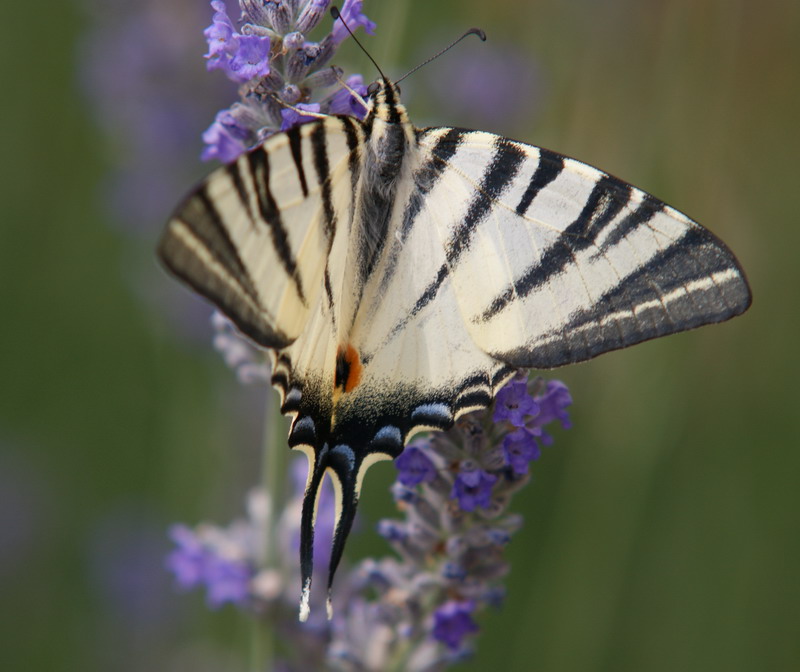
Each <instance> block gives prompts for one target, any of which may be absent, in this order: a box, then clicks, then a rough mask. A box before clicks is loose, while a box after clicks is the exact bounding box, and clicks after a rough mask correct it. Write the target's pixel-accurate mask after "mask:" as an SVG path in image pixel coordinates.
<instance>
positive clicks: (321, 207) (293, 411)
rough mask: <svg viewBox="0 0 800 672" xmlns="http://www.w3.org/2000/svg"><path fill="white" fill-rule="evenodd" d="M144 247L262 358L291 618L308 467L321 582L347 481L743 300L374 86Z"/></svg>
mask: <svg viewBox="0 0 800 672" xmlns="http://www.w3.org/2000/svg"><path fill="white" fill-rule="evenodd" d="M159 254H160V256H161V259H162V261H163V262H164V264H165V265H166V266H167V268H169V269H170V270H171V271H172V272H173V273H174V274H175V275H177V276H178V277H179V278H181V279H182V280H183V281H184V282H186V283H187V284H188V285H189V286H191V287H192V288H193V289H195V290H196V291H197V292H199V293H200V294H202V295H203V296H205V297H207V298H208V299H210V300H211V301H212V302H213V303H214V304H216V305H217V306H218V307H219V308H220V309H221V310H222V311H223V312H224V313H226V314H227V315H228V317H230V318H231V320H232V321H233V322H234V323H235V324H236V325H237V326H238V327H239V329H240V330H241V331H242V332H243V333H244V334H246V335H247V336H249V337H250V338H251V339H252V340H253V341H254V342H256V343H257V344H259V345H261V346H264V347H266V348H270V349H271V351H272V353H273V355H274V356H273V364H274V366H273V379H272V380H273V384H274V385H275V386H276V387H277V388H278V389H279V390H280V392H281V395H282V410H283V412H285V413H287V414H289V415H291V416H293V421H292V426H291V431H290V434H289V445H290V446H291V447H293V448H297V449H299V450H303V451H304V452H306V454H307V455H308V457H309V461H310V469H309V477H308V483H307V487H306V497H305V503H304V507H303V517H302V529H301V534H302V541H301V569H302V575H303V592H302V601H301V617H302V618H305V616H307V614H308V599H309V591H310V585H311V570H312V548H313V543H312V542H313V525H314V515H315V508H316V507H315V503H316V498H317V493H318V489H319V485H320V483H321V481H322V478H323V477H324V475H325V474H326V473H327V474H329V475H330V476H331V478H332V480H333V482H334V485H335V486H336V491H337V499H338V506H337V525H336V531H335V535H334V542H333V551H332V556H331V566H330V569H329V590H330V582H332V580H333V575H334V572H335V570H336V566H337V564H338V562H339V559H340V558H341V553H342V550H343V548H344V542H345V539H346V537H347V534H348V532H349V530H350V527H351V525H352V522H353V516H354V514H355V510H356V505H357V503H358V496H359V492H360V487H361V480H362V479H363V476H364V473H365V472H366V470H367V468H368V467H369V466H370V465H371V464H372V463H374V462H375V461H376V460H379V459H387V458H394V457H396V456H397V455H399V454H400V452H401V451H402V449H403V446H404V444H405V442H406V441H407V440H408V439H409V438H410V436H411V435H412V434H413V433H414V432H416V431H419V430H420V429H425V428H436V429H446V428H448V427H450V426H451V425H452V423H453V422H454V420H455V419H456V418H457V417H458V416H459V415H462V414H463V413H466V412H468V411H472V410H475V409H478V408H483V407H485V406H487V405H488V404H489V403H491V400H492V398H493V397H494V395H495V394H496V392H497V391H498V390H499V388H500V387H501V386H502V385H503V384H504V383H505V381H506V380H508V378H509V377H510V376H511V375H513V373H514V371H515V370H516V369H517V368H519V367H536V368H550V367H555V366H561V365H563V364H568V363H571V362H578V361H582V360H585V359H588V358H591V357H594V356H596V355H598V354H600V353H603V352H606V351H609V350H614V349H617V348H622V347H625V346H628V345H632V344H634V343H638V342H640V341H644V340H647V339H650V338H654V337H656V336H662V335H665V334H670V333H674V332H677V331H683V330H686V329H691V328H693V327H697V326H700V325H703V324H708V323H711V322H721V321H723V320H726V319H728V318H730V317H733V316H734V315H738V314H739V313H741V312H743V311H744V310H746V309H747V307H748V305H749V303H750V292H749V289H748V286H747V283H746V281H745V279H744V275H743V273H742V271H741V269H740V267H739V265H738V263H737V261H736V259H735V258H734V257H733V255H732V254H731V253H730V251H729V250H728V249H727V248H726V247H725V245H724V244H723V243H721V242H720V241H719V240H718V239H716V238H715V237H714V236H713V235H712V234H711V233H709V232H708V231H707V230H705V229H704V228H702V227H701V226H699V225H698V224H696V223H695V222H693V221H692V220H690V219H689V218H688V217H686V216H685V215H683V214H681V213H679V212H678V211H676V210H674V209H673V208H670V207H669V206H667V205H665V204H664V203H662V202H661V201H659V200H657V199H655V198H653V197H652V196H650V195H649V194H646V193H644V192H642V191H640V190H638V189H636V188H634V187H632V186H630V185H629V184H626V183H624V182H621V181H620V180H617V179H616V178H614V177H611V176H610V175H607V174H606V173H603V172H602V171H599V170H596V169H595V168H592V167H590V166H587V165H586V164H583V163H580V162H578V161H575V160H573V159H569V158H567V157H564V156H561V155H559V154H555V153H553V152H550V151H547V150H544V149H540V148H537V147H533V146H530V145H525V144H522V143H519V142H515V141H513V140H509V139H507V138H502V137H499V136H496V135H492V134H489V133H482V132H478V131H466V130H462V129H454V128H432V129H424V130H419V129H415V128H414V127H413V126H412V125H411V124H410V122H409V120H408V118H407V116H406V112H405V109H404V108H403V106H402V105H401V104H400V102H399V97H398V92H397V89H396V87H395V86H394V85H392V84H391V83H389V82H386V81H383V80H381V81H380V82H379V83H378V87H377V90H376V93H375V94H374V95H373V97H372V100H371V105H370V111H369V114H368V115H367V117H366V119H365V120H364V121H363V122H360V121H357V120H355V119H353V118H349V117H329V118H326V119H322V120H319V121H314V122H311V123H308V124H305V125H303V126H300V127H297V128H293V129H291V130H290V131H287V132H286V133H279V134H277V135H275V136H273V137H271V138H269V139H268V140H267V141H266V142H265V143H264V144H263V145H262V146H261V147H258V148H256V149H254V150H252V151H251V152H249V153H248V154H246V155H244V156H242V157H240V158H239V159H238V160H237V161H235V162H234V163H232V164H230V165H228V166H224V167H222V168H220V169H218V170H217V171H216V172H214V173H213V174H212V175H211V176H210V177H209V178H208V179H207V180H205V182H203V183H202V184H201V185H200V186H199V187H198V188H197V189H196V190H195V191H194V192H193V193H191V194H190V195H189V196H188V197H187V199H186V200H185V201H184V202H183V204H182V205H181V206H180V207H179V208H178V209H177V211H176V212H175V214H174V216H173V218H172V219H171V220H170V222H169V225H168V227H167V230H166V233H165V234H164V237H163V239H162V241H161V245H160V248H159Z"/></svg>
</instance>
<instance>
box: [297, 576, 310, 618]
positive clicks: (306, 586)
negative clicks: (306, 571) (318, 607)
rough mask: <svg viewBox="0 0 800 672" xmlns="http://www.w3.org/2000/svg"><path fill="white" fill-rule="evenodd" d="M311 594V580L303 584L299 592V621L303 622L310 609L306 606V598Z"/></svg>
mask: <svg viewBox="0 0 800 672" xmlns="http://www.w3.org/2000/svg"><path fill="white" fill-rule="evenodd" d="M310 594H311V581H306V582H305V583H304V584H303V592H302V593H301V594H300V621H301V622H302V623H305V622H306V621H307V620H308V615H309V613H311V610H310V609H309V607H308V598H309V596H310Z"/></svg>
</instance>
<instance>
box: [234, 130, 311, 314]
mask: <svg viewBox="0 0 800 672" xmlns="http://www.w3.org/2000/svg"><path fill="white" fill-rule="evenodd" d="M320 128H322V125H320ZM290 145H291V143H290ZM245 158H246V161H247V164H248V166H249V168H250V173H251V176H252V179H253V184H254V185H255V190H256V201H257V203H258V209H259V213H260V215H261V218H262V220H263V221H264V222H265V223H266V224H267V226H268V227H269V232H270V235H271V236H272V243H273V245H274V246H275V252H276V253H277V255H278V260H279V261H280V263H281V266H282V267H283V270H284V271H285V272H286V275H287V276H289V278H290V279H291V281H292V283H293V284H294V286H295V289H296V290H297V296H298V297H300V301H301V302H302V303H303V305H304V306H308V300H307V299H306V295H305V291H304V290H303V282H302V279H301V278H300V274H299V272H298V270H297V260H296V259H295V258H294V253H293V252H292V248H291V246H290V244H289V234H288V233H287V231H286V227H285V226H284V224H283V217H282V215H281V210H280V207H279V206H278V203H277V201H276V200H275V197H274V196H273V194H272V189H271V188H270V183H269V182H270V162H269V153H268V152H267V151H266V150H265V149H264V148H263V147H257V148H256V149H254V150H252V151H251V152H249V153H248V154H245Z"/></svg>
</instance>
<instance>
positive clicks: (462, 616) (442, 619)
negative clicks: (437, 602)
mask: <svg viewBox="0 0 800 672" xmlns="http://www.w3.org/2000/svg"><path fill="white" fill-rule="evenodd" d="M473 611H475V603H474V602H472V601H467V602H456V601H454V600H451V601H449V602H445V603H444V604H443V605H442V606H441V607H439V608H438V609H437V610H436V611H435V612H434V613H433V632H432V633H431V634H432V635H433V638H434V639H435V640H437V641H439V642H442V643H443V644H446V645H447V647H448V648H450V649H451V650H453V651H455V650H457V649H458V648H459V647H460V646H461V642H462V641H463V639H464V637H466V636H467V635H470V634H472V633H474V632H477V631H478V625H477V623H475V621H474V620H473V619H472V612H473Z"/></svg>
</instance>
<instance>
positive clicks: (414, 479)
mask: <svg viewBox="0 0 800 672" xmlns="http://www.w3.org/2000/svg"><path fill="white" fill-rule="evenodd" d="M394 466H395V467H397V480H398V481H400V482H401V483H402V484H403V485H405V486H408V487H413V486H415V485H417V484H419V483H423V482H427V483H430V482H431V481H432V480H433V479H434V478H436V466H435V465H434V464H433V462H431V458H429V457H428V456H427V455H426V454H425V452H424V451H423V450H421V449H420V448H418V447H417V446H414V445H411V446H407V447H406V449H405V450H404V451H403V452H402V453H401V454H400V456H399V457H398V458H397V459H396V460H395V461H394Z"/></svg>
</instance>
